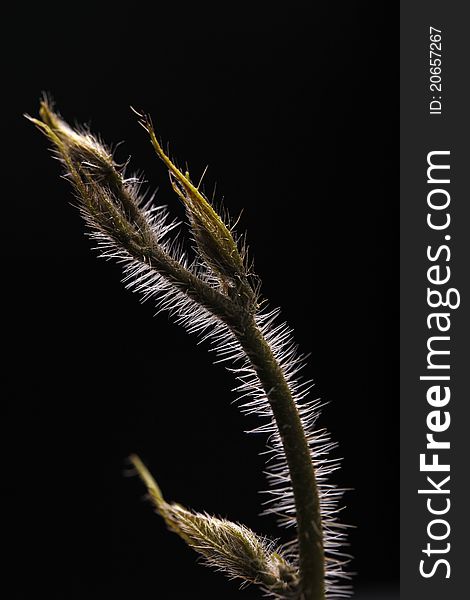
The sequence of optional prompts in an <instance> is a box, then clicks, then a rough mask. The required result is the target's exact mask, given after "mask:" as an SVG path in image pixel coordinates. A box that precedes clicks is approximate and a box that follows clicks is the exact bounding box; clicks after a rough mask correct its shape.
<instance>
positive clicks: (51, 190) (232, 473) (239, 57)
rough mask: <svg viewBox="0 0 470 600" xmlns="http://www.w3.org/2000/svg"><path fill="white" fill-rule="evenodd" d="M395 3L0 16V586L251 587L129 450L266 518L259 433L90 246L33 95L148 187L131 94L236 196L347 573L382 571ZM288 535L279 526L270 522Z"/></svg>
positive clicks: (394, 452) (181, 496)
mask: <svg viewBox="0 0 470 600" xmlns="http://www.w3.org/2000/svg"><path fill="white" fill-rule="evenodd" d="M395 12H396V11H393V10H392V11H390V9H389V8H386V7H384V6H382V5H377V4H374V3H359V2H352V3H341V4H338V3H331V4H328V5H327V6H322V7H320V6H318V5H317V4H316V3H315V4H314V3H301V2H294V3H290V4H289V5H287V4H285V5H279V6H277V7H276V6H274V5H273V4H271V3H251V4H248V5H242V4H238V3H230V4H226V3H219V5H218V6H212V5H211V6H209V5H208V4H207V5H201V3H192V4H191V6H190V5H186V4H179V5H178V6H174V7H169V6H168V5H163V4H160V3H154V4H153V5H152V10H150V8H149V7H146V6H145V5H143V4H140V3H137V2H134V3H132V4H129V5H127V6H126V7H125V8H119V7H118V6H112V5H111V4H109V5H101V6H100V8H97V7H91V6H87V5H85V4H80V5H78V4H77V5H67V6H65V4H64V5H63V7H62V8H61V9H60V8H59V7H54V6H47V7H46V6H45V5H40V6H38V7H37V8H36V9H34V8H32V9H28V10H24V11H23V10H22V9H21V8H18V9H17V10H12V11H11V12H10V13H8V14H7V15H6V18H5V19H4V22H3V30H4V31H3V33H4V35H3V37H2V46H3V47H2V62H3V71H4V75H3V76H4V78H5V81H6V83H7V85H6V88H5V89H4V92H3V95H4V97H3V98H2V103H3V107H2V119H1V128H2V142H3V143H2V146H3V151H4V155H3V159H2V166H3V173H2V180H3V183H2V187H3V200H2V202H3V209H2V216H3V228H2V238H3V242H4V249H3V263H4V283H5V285H6V287H5V291H4V292H3V296H4V297H6V298H7V299H8V304H7V308H6V309H5V310H4V317H5V322H4V335H3V336H2V337H3V338H4V349H5V351H6V352H5V355H6V356H8V357H9V358H8V361H7V364H6V365H5V366H6V375H5V377H4V384H5V388H6V391H5V394H4V395H3V396H4V397H3V401H2V414H3V416H2V421H1V438H2V441H1V445H2V458H3V465H2V477H1V487H2V495H3V498H4V500H5V507H4V509H3V510H2V520H4V523H3V524H2V536H1V537H2V544H3V545H4V554H5V555H6V561H4V562H3V565H2V567H3V569H4V570H5V572H4V576H3V578H2V582H3V583H2V585H3V586H7V588H8V593H7V595H6V597H8V598H14V599H26V598H28V599H29V598H30V597H32V596H33V595H34V597H39V598H42V597H47V598H51V599H57V600H59V599H69V598H70V599H75V598H77V599H78V598H80V599H82V598H100V599H103V598H110V599H111V598H113V599H115V598H126V599H128V598H134V597H135V598H142V597H156V598H191V597H195V598H232V597H233V598H236V597H243V596H244V597H246V598H256V597H258V592H257V590H256V589H253V588H251V589H247V590H246V591H244V592H243V593H239V592H238V590H237V585H236V583H233V582H232V583H230V582H227V581H226V580H225V579H224V577H223V576H221V575H218V574H213V573H211V572H210V571H209V570H208V569H205V568H203V567H200V566H198V565H197V564H196V560H195V555H194V554H193V553H192V552H191V551H189V550H187V549H186V548H185V547H184V544H183V543H182V542H181V541H180V540H179V539H177V537H176V536H174V535H173V534H171V533H169V532H167V531H166V529H165V527H164V525H163V524H162V523H161V522H160V520H159V519H158V518H157V517H156V516H154V515H153V514H152V512H151V509H150V507H149V506H148V505H147V504H146V503H144V502H142V500H141V498H142V495H143V492H144V490H143V488H142V486H141V485H140V484H139V482H138V481H137V480H136V479H128V478H125V477H123V469H124V461H125V458H126V456H127V455H128V454H129V453H130V452H137V453H139V454H140V455H141V456H142V458H143V459H144V460H145V461H146V463H147V464H148V466H149V467H150V468H151V470H152V471H153V473H154V474H155V476H156V477H157V479H158V481H159V483H160V484H161V486H162V488H163V490H164V492H165V494H166V496H167V498H168V499H172V500H177V501H179V502H181V503H183V504H186V505H188V506H191V507H193V508H195V509H199V510H207V511H208V512H211V513H215V514H220V515H223V516H227V517H228V518H231V519H233V520H239V521H242V522H244V523H246V524H247V525H249V526H251V527H252V528H254V529H255V530H256V531H258V532H262V533H266V534H270V535H272V536H276V535H278V534H279V532H278V530H277V529H276V526H275V523H273V522H272V520H270V519H269V518H260V517H258V516H257V515H258V513H259V512H260V509H261V502H262V496H260V495H259V490H261V489H264V488H265V487H266V484H265V481H264V477H263V475H262V470H263V457H262V456H259V453H260V452H261V451H262V450H263V448H264V439H263V437H262V436H253V435H251V436H248V435H246V434H245V433H243V431H244V430H247V429H249V428H251V427H253V426H255V425H256V419H255V418H254V417H252V418H247V417H244V416H242V415H240V413H239V411H238V409H237V407H236V406H235V405H233V404H231V401H232V400H233V394H231V393H230V388H231V387H233V381H232V378H231V376H230V374H229V373H227V372H225V371H224V369H223V368H222V367H221V366H213V365H212V364H211V363H212V356H211V355H210V354H208V352H207V346H205V345H201V346H199V347H196V340H195V339H194V338H190V337H189V336H187V335H186V333H185V332H184V331H183V330H182V329H181V328H179V327H178V326H176V325H174V324H172V323H170V322H169V319H168V318H167V316H166V315H159V316H158V317H156V318H154V317H153V314H154V312H155V309H154V306H152V304H151V303H150V302H149V303H147V304H144V305H141V304H139V303H138V299H137V297H136V296H135V295H133V294H131V293H130V292H127V291H125V290H124V289H123V286H122V285H121V284H120V268H119V267H118V266H117V265H114V264H111V263H105V262H104V261H98V260H97V259H96V256H95V255H94V254H93V253H92V252H90V250H89V247H90V243H89V241H88V240H87V239H86V238H85V237H84V236H83V227H82V223H81V220H80V217H79V216H78V214H77V212H76V211H75V210H74V209H72V208H71V207H70V206H69V204H68V203H69V201H70V200H71V191H70V189H69V187H68V185H67V183H66V182H65V181H63V180H60V179H59V165H58V164H57V163H56V162H55V161H53V160H52V159H51V158H50V156H49V154H48V152H47V151H46V142H45V140H44V139H43V138H42V137H41V136H40V135H39V134H38V133H37V132H36V131H35V130H34V128H33V127H32V126H31V125H30V124H28V123H27V122H26V121H25V120H24V119H23V118H22V116H21V115H22V113H23V112H29V113H32V114H35V113H36V112H37V101H38V98H39V95H40V93H41V91H42V90H47V91H49V92H50V93H51V94H52V95H53V96H54V98H55V100H56V102H57V105H58V107H59V109H60V110H61V112H62V114H63V115H64V116H65V117H66V118H68V119H70V120H72V121H73V119H76V120H77V121H78V122H83V121H87V122H90V123H91V125H92V128H93V129H94V130H95V131H98V132H100V133H101V134H102V136H103V138H104V139H105V140H106V141H108V142H110V143H116V142H119V141H121V140H125V144H123V145H122V146H120V147H119V149H118V151H117V158H118V159H122V160H125V159H126V158H127V156H128V155H129V154H130V155H132V162H131V165H132V166H133V167H134V168H136V169H141V170H143V171H144V172H145V174H146V177H147V179H148V180H149V185H150V186H151V187H152V188H155V187H159V188H160V190H159V192H158V195H157V200H158V202H160V203H163V204H169V205H171V207H172V210H174V213H175V214H176V215H178V214H179V215H181V216H182V210H181V207H180V206H179V205H178V202H177V200H176V198H175V197H174V196H173V194H172V192H171V190H170V187H169V183H168V180H167V176H166V174H165V171H164V169H163V167H162V165H161V164H160V163H159V162H158V161H157V159H156V158H155V157H154V155H153V152H152V149H151V146H150V144H149V142H148V140H147V138H146V135H145V132H143V130H142V129H141V128H139V127H138V126H137V124H136V119H135V116H134V115H133V114H132V113H131V111H130V110H129V105H133V106H136V107H138V108H144V109H145V110H146V111H148V112H149V113H151V114H152V116H153V119H154V122H155V125H156V128H157V131H158V133H159V135H160V137H161V138H162V139H163V140H165V141H167V140H168V141H169V142H170V145H171V151H172V155H173V156H175V157H177V158H178V160H179V162H180V163H181V164H184V163H185V161H187V162H188V164H189V166H190V170H191V174H192V176H193V179H197V176H198V174H200V173H202V171H203V169H204V167H205V166H206V164H209V170H208V174H207V175H206V178H205V182H206V190H207V192H208V193H211V192H212V189H213V186H214V183H215V182H217V195H216V197H217V198H218V199H220V198H221V197H222V196H223V197H224V203H225V206H226V207H227V208H228V209H229V211H230V213H231V214H232V215H238V214H239V213H240V211H241V210H242V209H243V214H242V217H241V220H240V223H239V226H238V229H239V231H243V230H245V229H247V230H248V239H249V242H250V247H251V252H252V255H253V256H254V257H255V265H256V269H257V272H258V273H259V275H260V276H261V277H262V279H263V292H264V295H265V296H266V297H267V298H269V299H270V301H271V303H272V304H273V305H276V306H282V309H283V316H284V318H285V319H286V320H287V321H288V322H289V323H290V324H291V325H292V326H293V327H294V329H295V337H296V340H297V341H298V343H299V345H300V347H301V349H302V350H304V351H306V352H311V358H310V360H309V364H308V368H307V369H306V372H305V375H306V377H308V378H310V377H312V378H313V379H314V380H315V382H316V385H315V388H314V390H313V392H312V393H313V394H314V395H315V396H317V397H321V398H323V399H324V400H325V401H328V402H329V404H328V406H326V407H325V409H324V410H323V413H322V416H321V421H320V423H321V425H322V426H326V427H328V429H329V430H330V431H331V433H332V436H333V438H334V439H335V440H337V441H338V442H339V443H340V447H339V450H338V451H337V452H336V455H339V456H343V457H344V460H343V469H342V470H341V471H339V472H338V473H337V474H336V475H335V477H334V481H335V482H337V483H338V484H340V485H341V486H344V487H348V488H354V491H351V492H348V493H347V494H346V496H345V502H344V503H345V504H346V505H347V507H346V508H345V510H344V516H343V519H344V521H345V522H347V523H352V524H354V525H356V526H357V529H355V530H352V531H351V535H350V539H351V549H350V551H351V552H352V554H353V555H354V556H355V560H354V562H353V565H352V569H353V570H354V571H357V573H358V575H357V576H356V577H355V579H354V581H355V585H356V586H357V588H358V589H367V588H372V587H374V588H376V589H380V590H381V591H384V590H388V589H395V588H394V586H395V585H396V583H397V581H398V394H397V380H398V377H397V368H398V367H397V364H398V360H397V337H398V334H397V332H398V328H397V313H398V307H397V241H398V239H397V233H396V232H397V213H398V208H397V207H398V201H397V187H398V176H397V138H398V128H397V119H398V111H397V101H396V100H397V70H398V61H397V59H396V44H397V35H396V26H397V19H396V16H397V15H396V14H395ZM282 535H283V534H282Z"/></svg>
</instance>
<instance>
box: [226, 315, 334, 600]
mask: <svg viewBox="0 0 470 600" xmlns="http://www.w3.org/2000/svg"><path fill="white" fill-rule="evenodd" d="M235 335H236V337H237V338H238V340H239V342H240V344H241V345H242V347H243V349H244V350H245V352H246V354H247V355H248V357H249V359H250V361H251V363H252V365H253V368H254V369H255V371H256V373H257V375H258V377H259V379H260V381H261V384H262V385H263V388H264V390H265V392H266V396H267V398H268V401H269V404H270V406H271V409H272V411H273V415H274V419H275V421H276V424H277V427H278V429H279V434H280V437H281V440H282V444H283V446H284V451H285V455H286V460H287V465H288V468H289V473H290V478H291V482H292V489H293V491H294V500H295V509H296V517H297V535H298V541H299V558H300V577H301V586H302V593H303V600H324V598H325V555H324V549H323V534H322V524H321V514H320V501H319V495H318V488H317V483H316V479H315V471H314V466H313V462H312V458H311V454H310V449H309V447H308V443H307V439H306V436H305V431H304V428H303V425H302V422H301V419H300V415H299V412H298V410H297V406H296V404H295V402H294V399H293V397H292V393H291V391H290V388H289V385H288V383H287V381H286V379H285V377H284V374H283V372H282V370H281V368H280V366H279V364H278V362H277V360H276V358H275V357H274V355H273V352H272V350H271V348H270V346H269V344H268V342H267V341H266V340H265V338H264V337H263V334H262V333H261V331H260V329H259V327H258V326H257V325H256V323H255V321H254V319H251V322H249V323H248V324H244V326H243V327H242V328H240V330H238V331H237V332H235Z"/></svg>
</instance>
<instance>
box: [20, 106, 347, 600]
mask: <svg viewBox="0 0 470 600" xmlns="http://www.w3.org/2000/svg"><path fill="white" fill-rule="evenodd" d="M28 118H29V119H30V120H31V121H32V122H33V123H34V124H35V125H36V126H37V127H38V128H39V129H40V130H41V131H42V132H43V133H44V134H45V135H46V136H47V138H48V139H49V140H50V142H52V145H53V149H54V153H55V155H56V156H57V157H58V158H59V159H60V161H61V162H62V163H63V166H64V169H65V172H66V177H67V179H68V180H69V181H70V183H71V184H72V186H73V188H74V192H75V196H76V198H77V200H78V206H79V209H80V212H81V214H82V216H83V218H84V219H85V222H86V224H87V226H88V229H89V231H90V237H91V238H92V239H93V240H95V242H96V243H97V247H98V249H99V251H100V256H102V257H104V258H107V259H109V258H113V259H116V260H117V261H119V262H120V263H122V265H123V268H124V282H125V283H126V286H127V287H128V288H130V289H133V290H135V291H137V292H139V293H140V294H141V296H142V298H144V299H147V298H153V299H154V301H155V302H156V304H157V305H158V307H159V308H160V309H161V310H166V311H168V312H169V313H170V314H171V315H172V316H173V317H174V319H175V321H176V322H177V323H180V324H182V325H184V326H185V327H186V329H187V330H188V331H189V332H191V333H196V334H198V335H199V336H201V337H202V338H203V339H207V340H210V342H211V344H212V345H213V346H214V348H215V350H216V353H217V355H218V358H219V360H221V361H225V362H226V363H227V364H229V365H230V370H231V371H234V372H235V375H236V377H237V380H238V382H239V383H238V386H237V388H236V391H237V392H238V393H239V400H240V405H241V409H242V411H243V412H245V413H255V414H257V415H259V416H260V418H261V419H262V420H263V423H262V424H261V425H260V426H259V427H257V428H256V429H255V430H254V431H256V432H262V433H264V434H266V435H267V436H268V447H269V454H270V460H269V461H268V467H267V468H268V480H269V485H270V490H269V493H270V494H271V498H270V501H269V503H268V508H267V509H266V510H265V511H264V514H274V515H276V516H277V517H278V519H279V523H280V524H281V525H283V526H294V527H295V530H296V536H295V539H293V540H292V541H290V542H289V543H287V544H284V545H283V546H278V545H276V543H274V542H273V541H270V540H268V539H266V538H265V537H262V536H259V535H257V534H255V533H254V532H252V531H251V530H250V529H248V528H247V527H245V526H244V525H241V524H238V523H233V522H230V521H227V520H226V519H220V518H216V517H212V516H209V515H207V514H206V513H204V514H200V513H196V512H194V511H191V510H187V509H186V508H183V507H182V506H180V505H179V504H175V503H169V502H167V501H166V500H165V499H164V498H163V496H162V493H161V491H160V489H159V487H158V486H157V484H156V482H155V481H154V479H153V478H152V476H151V475H150V473H149V472H148V470H147V469H146V467H145V466H144V465H143V463H142V462H141V461H140V459H139V458H138V457H137V456H135V455H134V456H131V457H130V460H131V462H132V464H133V466H134V468H135V470H136V472H137V473H138V474H139V475H140V477H141V479H142V480H143V482H144V483H145V485H146V487H147V490H148V494H149V497H150V499H151V501H152V503H153V506H154V509H155V511H156V512H157V513H158V514H159V515H160V516H161V517H162V518H163V519H164V520H165V522H166V524H167V526H168V527H169V529H171V530H172V531H174V532H175V533H177V534H178V535H179V536H180V537H181V538H182V539H183V540H184V541H185V542H186V543H187V544H188V545H189V546H191V547H192V548H193V549H194V550H195V551H196V552H198V553H199V554H201V555H202V556H203V557H204V558H205V560H206V562H207V563H208V564H209V565H212V566H214V567H216V568H217V569H219V570H223V571H225V572H226V574H227V575H228V576H229V577H231V578H238V579H241V580H242V584H243V583H246V582H250V583H253V584H256V585H258V586H259V587H260V588H261V590H262V591H263V592H264V593H265V594H266V595H268V596H270V597H272V598H284V599H285V598H294V599H298V600H323V599H324V598H328V599H331V598H342V597H346V596H349V595H350V586H349V585H348V583H347V581H346V582H345V580H347V579H348V574H347V573H346V572H345V571H344V565H345V564H346V563H347V562H348V556H347V555H345V554H343V553H342V552H341V551H340V547H341V546H342V545H343V544H344V542H345V526H344V525H341V524H340V523H338V521H337V516H336V512H337V503H338V499H339V497H340V496H341V494H342V490H339V489H337V488H336V487H335V486H334V485H332V484H328V483H327V476H328V474H330V473H331V472H332V471H334V470H336V469H337V468H338V461H337V460H331V459H328V458H327V455H328V452H329V451H330V450H331V449H332V448H333V447H334V446H335V444H333V443H332V442H331V441H330V437H329V435H328V433H327V432H326V431H325V430H324V429H316V422H317V419H318V415H319V408H320V403H319V401H318V400H309V399H308V398H307V396H308V393H309V390H310V387H311V384H310V383H309V382H303V381H302V380H301V378H300V376H299V371H300V369H301V368H302V367H303V365H304V357H303V356H301V355H299V354H298V351H297V347H296V345H295V344H294V342H293V341H292V337H291V330H290V329H289V328H288V326H287V325H286V324H285V323H279V322H278V317H279V310H278V309H269V308H268V307H267V305H266V302H265V301H264V300H262V299H261V291H260V281H259V279H258V277H257V276H256V275H255V274H254V272H253V269H252V265H251V264H250V263H249V261H248V258H247V251H246V246H245V239H244V237H237V236H236V235H235V233H234V230H233V226H231V225H230V224H229V223H226V222H224V220H223V219H222V218H221V216H220V215H219V214H217V212H216V211H215V210H214V208H213V206H212V205H211V204H210V203H209V201H208V200H207V199H206V197H205V196H204V195H203V193H202V192H201V190H200V189H199V186H198V185H194V183H193V182H192V181H191V179H190V176H189V173H187V172H183V171H181V170H180V169H179V168H178V167H177V166H176V165H175V164H174V162H173V161H172V160H170V158H169V157H168V155H167V154H166V153H165V152H164V151H163V149H162V146H161V145H160V143H159V141H158V139H157V136H156V134H155V131H154V128H153V125H152V122H151V119H150V117H149V116H147V115H144V114H138V119H139V123H140V125H142V127H143V128H144V129H145V130H146V131H147V132H148V134H149V136H150V140H151V142H152V145H153V147H154V149H155V151H156V153H157V155H158V157H159V158H160V159H161V160H162V161H163V163H164V165H165V167H166V168H167V170H168V173H169V176H170V182H171V185H172V187H173V190H174V191H175V193H176V194H177V196H178V197H179V198H180V200H181V201H182V202H183V204H184V207H185V209H186V215H187V219H188V224H189V230H190V235H191V238H192V240H193V245H194V250H195V254H196V258H195V259H194V260H190V259H189V258H188V257H187V254H186V252H185V251H184V249H183V248H182V247H181V246H180V245H178V244H177V243H176V242H175V238H174V237H172V232H173V229H174V228H175V227H176V226H177V225H178V223H176V222H175V221H174V220H171V219H170V217H169V215H168V212H167V210H166V208H164V207H159V206H155V205H154V204H153V201H152V200H150V201H148V200H144V196H143V194H141V191H140V188H141V183H140V181H139V180H138V179H137V178H135V177H127V176H126V172H125V171H126V170H125V167H123V166H119V165H118V164H116V163H115V161H114V159H113V156H112V153H111V151H110V150H109V149H108V148H107V147H106V146H105V145H104V144H103V143H102V142H101V140H99V139H98V138H97V137H95V136H94V135H92V134H91V133H90V131H88V129H85V128H76V129H73V128H71V127H70V126H69V125H67V123H66V122H65V121H64V120H63V119H62V118H61V117H60V116H59V115H58V113H57V112H56V111H55V110H54V109H53V106H52V103H51V101H50V100H48V99H47V98H45V99H43V101H42V102H41V106H40V118H39V119H35V118H32V117H28Z"/></svg>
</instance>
